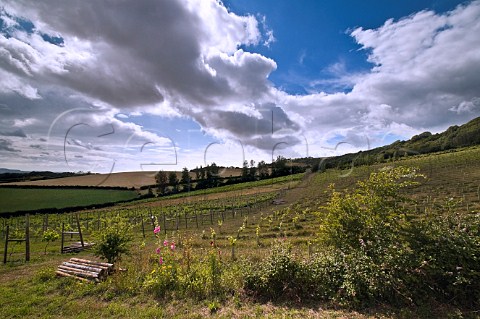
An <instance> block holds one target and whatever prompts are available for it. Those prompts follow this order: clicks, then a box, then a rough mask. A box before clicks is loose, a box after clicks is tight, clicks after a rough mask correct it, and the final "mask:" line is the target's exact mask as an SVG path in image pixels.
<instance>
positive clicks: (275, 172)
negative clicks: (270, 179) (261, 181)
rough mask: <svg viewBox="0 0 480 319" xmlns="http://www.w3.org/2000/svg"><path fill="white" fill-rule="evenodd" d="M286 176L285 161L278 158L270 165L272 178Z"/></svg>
mask: <svg viewBox="0 0 480 319" xmlns="http://www.w3.org/2000/svg"><path fill="white" fill-rule="evenodd" d="M283 175H288V167H287V159H286V158H285V157H283V156H280V155H279V156H278V157H277V159H276V160H275V161H274V162H273V163H272V176H274V177H277V176H283Z"/></svg>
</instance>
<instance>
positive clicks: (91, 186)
mask: <svg viewBox="0 0 480 319" xmlns="http://www.w3.org/2000/svg"><path fill="white" fill-rule="evenodd" d="M0 188H22V189H27V188H30V189H32V188H35V189H41V188H48V189H108V190H135V187H133V186H132V187H126V186H93V185H10V184H9V185H0Z"/></svg>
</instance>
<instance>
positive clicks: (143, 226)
mask: <svg viewBox="0 0 480 319" xmlns="http://www.w3.org/2000/svg"><path fill="white" fill-rule="evenodd" d="M140 218H141V219H142V234H143V238H145V224H144V222H143V216H140Z"/></svg>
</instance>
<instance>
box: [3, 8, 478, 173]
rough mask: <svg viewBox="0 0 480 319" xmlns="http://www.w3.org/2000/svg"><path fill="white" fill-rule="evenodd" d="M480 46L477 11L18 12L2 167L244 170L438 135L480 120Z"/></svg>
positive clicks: (12, 28)
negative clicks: (248, 163) (214, 166)
mask: <svg viewBox="0 0 480 319" xmlns="http://www.w3.org/2000/svg"><path fill="white" fill-rule="evenodd" d="M107 13H108V14H107ZM479 32H480V2H479V1H402V2H400V1H370V0H369V1H314V0H311V1H306V0H305V1H287V0H285V1H281V0H276V1H273V0H262V1H254V0H229V1H224V2H223V3H222V2H217V1H214V0H188V1H187V0H176V1H157V0H144V1H139V2H120V3H119V2H115V1H103V2H101V3H97V2H96V1H80V0H77V1H72V2H70V3H68V4H66V3H65V2H63V1H60V0H45V1H42V4H40V3H38V2H36V1H29V0H21V1H13V0H6V1H4V4H2V5H0V114H1V119H0V159H1V160H2V162H3V164H2V166H5V167H7V168H12V169H24V170H34V169H35V170H55V171H78V170H92V171H98V172H108V171H110V170H111V169H112V167H113V169H114V170H115V171H127V170H160V169H165V170H170V169H181V168H182V167H185V166H186V167H188V168H194V167H195V166H199V165H205V164H208V163H211V162H213V161H215V162H216V163H218V164H220V165H226V166H230V165H232V166H241V164H242V162H243V160H245V159H247V160H250V159H254V160H255V161H257V162H258V161H260V160H265V161H267V162H270V161H271V159H272V158H274V157H276V156H278V155H282V156H285V157H304V156H315V157H319V156H333V155H339V154H342V153H346V152H354V151H358V150H365V149H368V148H371V147H375V146H380V145H384V144H388V143H391V142H393V141H395V140H397V139H408V138H410V137H411V136H412V135H414V134H418V133H420V132H423V131H426V130H429V131H432V132H439V131H442V130H444V129H446V128H447V127H448V126H450V125H453V124H462V123H465V122H466V121H468V120H470V119H472V118H474V117H477V116H479V115H480V93H478V87H480V56H479V54H478V52H480V40H479V37H478V36H477V34H478V33H479ZM272 118H273V122H272ZM106 132H107V133H108V134H107V133H106ZM113 164H114V165H113Z"/></svg>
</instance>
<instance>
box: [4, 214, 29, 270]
mask: <svg viewBox="0 0 480 319" xmlns="http://www.w3.org/2000/svg"><path fill="white" fill-rule="evenodd" d="M9 235H10V225H7V229H6V232H5V251H4V252H3V263H4V264H6V263H7V252H8V243H9V242H22V241H24V242H25V261H30V218H29V215H28V214H27V215H25V238H24V239H20V238H12V239H10V238H9Z"/></svg>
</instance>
